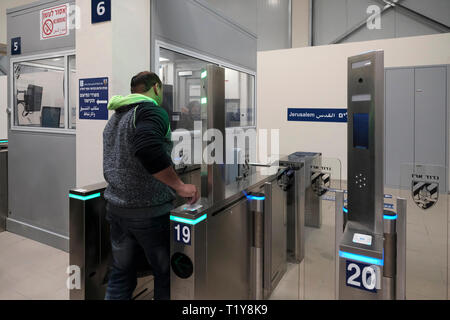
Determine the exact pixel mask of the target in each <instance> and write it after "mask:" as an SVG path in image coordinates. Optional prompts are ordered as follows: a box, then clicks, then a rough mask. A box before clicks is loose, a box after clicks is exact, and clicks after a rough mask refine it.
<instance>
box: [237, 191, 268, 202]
mask: <svg viewBox="0 0 450 320" xmlns="http://www.w3.org/2000/svg"><path fill="white" fill-rule="evenodd" d="M242 192H243V193H244V194H245V197H246V198H247V199H248V200H266V197H265V196H260V197H259V196H254V195H249V194H247V192H245V190H244V191H242Z"/></svg>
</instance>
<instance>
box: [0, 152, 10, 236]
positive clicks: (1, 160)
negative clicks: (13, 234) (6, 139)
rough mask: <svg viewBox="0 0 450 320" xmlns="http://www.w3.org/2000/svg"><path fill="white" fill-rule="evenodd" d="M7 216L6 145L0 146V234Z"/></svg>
mask: <svg viewBox="0 0 450 320" xmlns="http://www.w3.org/2000/svg"><path fill="white" fill-rule="evenodd" d="M2 146H3V147H2ZM7 216H8V145H7V144H3V145H1V144H0V232H3V231H5V230H6V218H7Z"/></svg>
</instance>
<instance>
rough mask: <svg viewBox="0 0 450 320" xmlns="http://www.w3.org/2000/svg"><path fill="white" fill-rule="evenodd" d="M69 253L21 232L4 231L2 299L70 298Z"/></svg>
mask: <svg viewBox="0 0 450 320" xmlns="http://www.w3.org/2000/svg"><path fill="white" fill-rule="evenodd" d="M68 265H69V255H68V253H66V252H63V251H60V250H57V249H54V248H52V247H49V246H47V245H44V244H41V243H38V242H36V241H33V240H29V239H26V238H23V237H21V236H18V235H15V234H12V233H9V232H2V233H0V300H67V299H69V293H68V290H67V289H66V279H67V274H66V269H67V267H68Z"/></svg>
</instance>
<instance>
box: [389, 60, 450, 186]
mask: <svg viewBox="0 0 450 320" xmlns="http://www.w3.org/2000/svg"><path fill="white" fill-rule="evenodd" d="M447 81H448V80H447V67H446V66H430V67H417V68H399V69H387V70H386V82H385V83H386V105H385V108H386V112H385V116H386V122H385V124H386V125H385V130H386V131H385V148H386V150H385V183H386V185H387V186H389V187H397V186H399V185H400V180H401V178H400V167H401V165H402V164H405V163H415V164H425V165H434V166H441V167H446V166H447V143H448V138H447V132H448V131H447V130H448V129H447V94H448V93H447ZM403 187H409V186H403Z"/></svg>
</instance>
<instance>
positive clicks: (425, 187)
mask: <svg viewBox="0 0 450 320" xmlns="http://www.w3.org/2000/svg"><path fill="white" fill-rule="evenodd" d="M411 190H412V197H413V200H414V202H415V204H416V205H417V206H418V207H419V208H421V209H423V210H427V209H430V208H431V207H433V206H434V205H435V204H436V203H437V202H438V200H439V183H437V182H425V181H417V180H416V181H414V180H413V181H412V189H411Z"/></svg>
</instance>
